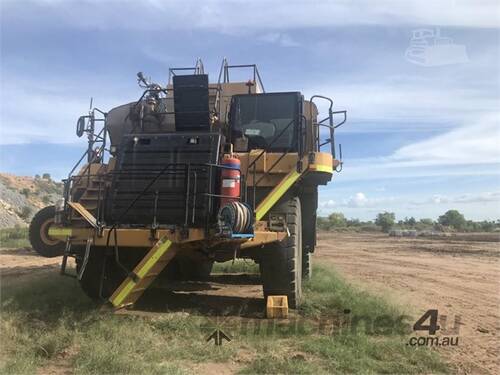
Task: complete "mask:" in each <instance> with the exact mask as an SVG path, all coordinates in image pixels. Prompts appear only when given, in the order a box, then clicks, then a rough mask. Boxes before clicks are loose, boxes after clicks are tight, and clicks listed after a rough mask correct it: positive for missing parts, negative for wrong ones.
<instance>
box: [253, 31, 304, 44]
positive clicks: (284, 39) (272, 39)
mask: <svg viewBox="0 0 500 375" xmlns="http://www.w3.org/2000/svg"><path fill="white" fill-rule="evenodd" d="M257 39H258V40H260V41H262V42H266V43H273V44H278V45H280V46H282V47H299V46H300V43H299V42H297V41H296V40H295V39H293V38H292V37H291V36H290V35H289V34H286V33H279V32H271V33H266V34H262V35H260V36H259V37H257Z"/></svg>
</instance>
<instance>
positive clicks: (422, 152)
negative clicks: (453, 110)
mask: <svg viewBox="0 0 500 375" xmlns="http://www.w3.org/2000/svg"><path fill="white" fill-rule="evenodd" d="M499 119H500V118H499V113H492V114H488V115H484V116H481V117H480V118H479V119H477V121H476V122H474V123H470V124H466V125H463V126H461V127H459V128H457V129H454V130H451V131H449V132H446V133H444V134H442V135H439V136H436V137H432V138H430V139H427V140H424V141H421V142H416V143H413V144H410V145H407V146H404V147H401V148H400V149H398V150H396V152H394V154H393V155H392V156H391V157H390V158H389V159H390V160H391V161H395V162H402V163H408V165H414V166H416V165H420V166H422V165H435V164H441V165H442V164H484V163H500V123H499Z"/></svg>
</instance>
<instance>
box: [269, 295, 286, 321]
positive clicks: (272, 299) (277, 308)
mask: <svg viewBox="0 0 500 375" xmlns="http://www.w3.org/2000/svg"><path fill="white" fill-rule="evenodd" d="M266 316H267V318H268V319H280V318H281V319H286V318H288V297H287V296H267V305H266Z"/></svg>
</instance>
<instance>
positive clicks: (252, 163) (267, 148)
mask: <svg viewBox="0 0 500 375" xmlns="http://www.w3.org/2000/svg"><path fill="white" fill-rule="evenodd" d="M294 122H295V119H292V121H290V122H289V123H288V124H287V125H286V126H285V127H284V128H283V130H281V132H280V133H279V134H278V135H277V136H275V137H274V138H273V140H272V141H271V142H270V143H269V144H268V145H267V147H266V148H265V149H263V150H262V152H261V153H260V154H259V156H257V158H255V159H254V160H253V161H252V162H251V163H250V164H248V166H247V170H246V173H248V171H249V169H250V167H252V166H254V165H255V163H257V161H258V160H259V159H260V158H261V157H262V155H264V154H265V153H266V152H268V150H269V148H270V147H271V146H272V145H273V144H274V142H276V140H278V139H279V138H280V137H281V136H282V135H283V134H284V133H285V131H286V130H287V129H288V128H289V127H290V125H291V124H293V123H294Z"/></svg>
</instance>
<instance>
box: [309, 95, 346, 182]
mask: <svg viewBox="0 0 500 375" xmlns="http://www.w3.org/2000/svg"><path fill="white" fill-rule="evenodd" d="M314 99H323V100H326V101H328V102H329V104H330V105H329V107H328V116H327V117H325V118H324V119H322V120H320V121H318V122H314V121H313V120H314V118H313V111H312V110H311V111H310V113H311V118H310V121H311V124H312V126H313V134H314V141H313V142H314V145H315V148H316V150H317V151H319V152H321V148H322V147H323V146H326V145H328V144H329V145H330V153H331V154H332V157H333V158H334V159H336V158H337V152H336V143H335V129H337V128H338V127H340V126H342V125H343V124H344V123H345V122H346V121H347V111H334V110H333V100H332V99H330V98H328V97H326V96H322V95H313V96H312V97H311V99H309V103H310V106H311V107H312V106H313V103H314ZM311 109H312V108H311ZM334 115H343V117H344V118H343V120H342V121H341V122H339V123H337V124H335V123H334V118H333V117H334ZM327 121H328V123H326V122H327ZM322 127H324V128H327V129H328V138H326V139H325V140H324V141H323V142H322V141H321V128H322ZM339 157H340V160H342V145H340V144H339ZM340 165H342V164H340ZM338 172H340V170H338Z"/></svg>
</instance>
